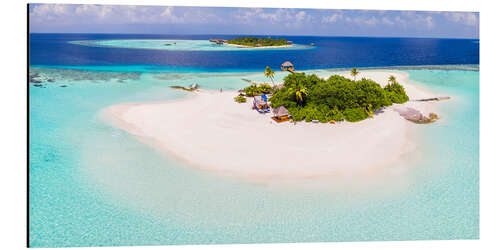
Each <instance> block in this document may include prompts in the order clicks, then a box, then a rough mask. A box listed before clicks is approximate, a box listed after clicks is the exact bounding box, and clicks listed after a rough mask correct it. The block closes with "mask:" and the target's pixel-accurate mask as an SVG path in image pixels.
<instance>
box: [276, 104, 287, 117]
mask: <svg viewBox="0 0 500 250" xmlns="http://www.w3.org/2000/svg"><path fill="white" fill-rule="evenodd" d="M273 114H274V116H278V117H282V116H288V110H287V109H286V108H285V107H284V106H279V107H277V108H275V109H273Z"/></svg>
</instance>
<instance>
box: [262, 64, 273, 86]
mask: <svg viewBox="0 0 500 250" xmlns="http://www.w3.org/2000/svg"><path fill="white" fill-rule="evenodd" d="M264 76H265V77H267V78H269V79H271V81H272V82H273V85H274V71H272V70H271V68H269V66H267V67H266V70H265V71H264Z"/></svg>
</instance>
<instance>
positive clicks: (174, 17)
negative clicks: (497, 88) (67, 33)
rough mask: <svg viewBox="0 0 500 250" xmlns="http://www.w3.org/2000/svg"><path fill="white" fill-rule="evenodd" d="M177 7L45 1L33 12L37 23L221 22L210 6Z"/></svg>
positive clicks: (31, 13) (32, 18) (31, 16)
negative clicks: (50, 2) (53, 2)
mask: <svg viewBox="0 0 500 250" xmlns="http://www.w3.org/2000/svg"><path fill="white" fill-rule="evenodd" d="M176 9H177V7H171V6H170V7H165V8H161V7H156V6H133V5H94V4H84V5H76V4H75V5H73V4H67V5H62V4H41V5H36V6H34V7H33V9H32V10H31V12H30V21H31V22H33V23H53V24H58V23H64V24H70V23H73V24H76V23H78V24H79V23H94V24H100V23H105V24H130V23H149V24H165V23H204V22H207V21H209V20H210V21H212V22H220V21H222V19H221V18H218V17H217V16H216V15H214V14H213V13H211V11H210V10H209V9H208V8H192V9H190V11H181V12H180V13H176Z"/></svg>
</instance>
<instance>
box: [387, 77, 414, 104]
mask: <svg viewBox="0 0 500 250" xmlns="http://www.w3.org/2000/svg"><path fill="white" fill-rule="evenodd" d="M384 90H385V92H386V93H387V96H388V98H389V99H390V100H391V102H393V103H405V102H407V101H408V100H409V98H408V95H406V91H405V89H404V88H403V86H401V84H399V83H397V82H394V83H391V84H388V85H386V86H385V87H384Z"/></svg>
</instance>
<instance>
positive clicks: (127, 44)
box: [71, 39, 315, 51]
mask: <svg viewBox="0 0 500 250" xmlns="http://www.w3.org/2000/svg"><path fill="white" fill-rule="evenodd" d="M71 43H73V44H79V45H84V46H95V47H109V48H129V49H160V50H183V51H234V50H256V49H259V50H261V49H265V50H296V49H312V48H315V47H314V46H308V45H302V44H296V45H295V46H293V47H287V48H238V47H235V46H229V45H216V44H214V43H212V42H210V41H208V40H165V39H151V40H148V39H120V40H93V41H88V40H86V41H72V42H71Z"/></svg>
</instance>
